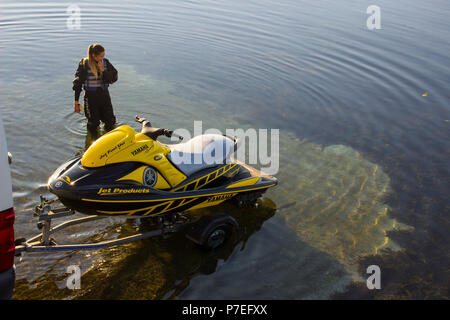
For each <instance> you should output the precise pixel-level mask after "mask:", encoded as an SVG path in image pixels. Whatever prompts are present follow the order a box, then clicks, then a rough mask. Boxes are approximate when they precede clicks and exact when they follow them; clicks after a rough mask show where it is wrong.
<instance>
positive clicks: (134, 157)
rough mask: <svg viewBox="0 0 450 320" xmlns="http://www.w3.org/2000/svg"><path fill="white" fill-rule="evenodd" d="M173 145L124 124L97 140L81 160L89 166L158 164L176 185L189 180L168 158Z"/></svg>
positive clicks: (173, 184) (166, 178)
mask: <svg viewBox="0 0 450 320" xmlns="http://www.w3.org/2000/svg"><path fill="white" fill-rule="evenodd" d="M169 153H170V148H169V147H167V146H165V145H164V144H162V143H160V142H159V141H157V140H153V139H151V138H149V137H148V136H146V135H145V134H143V133H136V131H134V129H133V128H131V127H129V126H125V125H124V126H120V127H118V128H116V129H114V130H112V131H111V132H109V133H108V134H106V135H104V136H102V137H101V138H99V139H98V140H97V141H95V142H94V143H93V144H92V145H91V146H90V147H89V149H88V150H86V152H85V154H84V155H83V157H82V159H81V164H82V165H83V166H84V167H86V168H100V167H104V166H107V165H111V164H116V163H125V162H139V163H142V164H146V165H148V166H151V167H154V168H155V169H156V170H158V171H159V173H160V174H162V175H163V177H164V179H165V180H166V181H167V182H168V183H169V184H170V186H171V187H174V186H176V185H178V184H180V183H181V182H182V181H184V180H185V179H186V175H185V174H184V173H182V172H181V171H180V170H178V169H177V168H176V167H175V166H174V165H172V163H170V161H169V160H168V159H167V157H166V156H167V154H169Z"/></svg>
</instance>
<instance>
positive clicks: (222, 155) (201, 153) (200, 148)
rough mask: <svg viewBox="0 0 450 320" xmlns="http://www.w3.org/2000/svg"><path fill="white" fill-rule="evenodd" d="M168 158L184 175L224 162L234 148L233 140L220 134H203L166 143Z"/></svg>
mask: <svg viewBox="0 0 450 320" xmlns="http://www.w3.org/2000/svg"><path fill="white" fill-rule="evenodd" d="M167 146H168V147H169V148H170V150H171V152H170V153H169V154H168V155H167V157H168V158H169V160H170V161H171V162H172V163H173V164H174V165H175V166H176V167H178V169H180V170H181V171H182V172H183V173H184V174H185V175H186V176H190V175H191V174H193V173H195V172H197V171H199V170H202V169H205V168H209V167H214V166H216V165H218V164H224V163H226V159H228V158H229V157H230V156H231V154H232V153H233V152H234V150H235V141H234V140H233V139H230V138H229V137H227V136H223V135H220V134H203V135H199V136H195V137H194V138H192V139H190V140H189V141H186V142H184V143H178V144H168V145H167Z"/></svg>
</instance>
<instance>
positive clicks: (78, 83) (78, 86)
mask: <svg viewBox="0 0 450 320" xmlns="http://www.w3.org/2000/svg"><path fill="white" fill-rule="evenodd" d="M85 80H86V73H85V70H84V59H81V61H80V63H79V64H78V69H77V71H76V72H75V78H74V79H73V82H72V83H73V87H72V89H73V90H75V101H78V99H79V98H80V93H81V90H82V86H83V83H84V81H85Z"/></svg>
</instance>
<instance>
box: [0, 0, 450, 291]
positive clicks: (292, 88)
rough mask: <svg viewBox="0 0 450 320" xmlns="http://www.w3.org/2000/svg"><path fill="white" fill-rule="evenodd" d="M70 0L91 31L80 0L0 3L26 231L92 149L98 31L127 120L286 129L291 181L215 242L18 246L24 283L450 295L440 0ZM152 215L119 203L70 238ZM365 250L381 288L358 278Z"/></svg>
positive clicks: (44, 287) (97, 234)
mask: <svg viewBox="0 0 450 320" xmlns="http://www.w3.org/2000/svg"><path fill="white" fill-rule="evenodd" d="M77 4H78V5H79V6H80V9H81V29H79V30H68V29H67V27H66V19H67V14H66V8H67V4H63V3H59V2H38V1H32V2H30V1H28V2H21V1H14V2H13V1H6V2H2V3H1V4H0V30H1V31H0V33H1V37H0V56H1V58H2V64H0V88H1V90H0V106H1V109H2V114H3V121H4V124H5V129H6V136H7V141H8V147H9V149H10V151H11V152H12V153H13V156H14V165H13V166H12V174H13V183H14V186H13V188H14V189H13V190H14V201H15V207H16V212H17V218H16V219H17V220H16V221H17V222H16V224H15V228H16V234H17V235H22V236H31V235H33V234H34V233H36V232H37V229H36V227H35V222H36V221H35V218H33V217H32V214H31V209H32V207H33V205H34V204H35V203H36V201H37V200H38V198H39V194H40V193H44V194H46V181H47V179H48V176H49V175H50V173H51V172H52V171H53V170H54V169H55V168H56V167H57V166H58V165H59V164H60V163H62V162H63V161H64V160H66V159H68V158H70V157H72V156H73V155H75V154H77V153H80V152H83V150H84V147H85V138H86V129H85V125H86V121H85V119H84V117H83V116H81V115H77V114H74V113H72V110H71V108H72V103H73V101H72V100H73V92H72V90H71V81H72V78H73V73H74V71H75V68H76V65H77V63H78V61H79V59H80V58H81V57H83V56H84V55H85V51H86V48H87V46H88V45H89V44H90V43H91V42H100V43H102V44H103V45H104V46H105V47H106V49H107V52H106V56H107V58H109V59H110V61H111V62H112V63H113V64H114V66H115V67H116V68H117V69H118V70H119V81H118V82H117V83H116V84H114V85H112V86H111V89H110V92H111V97H112V101H113V105H114V108H115V112H116V116H117V118H118V120H119V122H120V123H122V124H129V125H132V126H134V127H135V128H137V126H136V125H135V124H134V123H133V118H134V116H135V115H136V114H139V115H141V116H144V117H148V118H150V119H151V120H152V123H153V124H155V125H158V126H160V127H167V128H187V129H190V130H192V128H193V122H194V121H195V120H203V128H218V129H220V130H223V131H224V130H225V129H226V128H244V129H245V128H251V127H252V128H279V129H280V170H279V173H278V174H277V175H276V176H277V178H278V179H279V181H280V184H279V186H278V187H277V188H275V189H273V190H269V191H268V192H267V193H266V195H265V202H264V204H265V205H262V206H261V207H260V208H259V209H257V210H254V211H251V212H247V213H250V214H251V215H248V216H245V215H244V214H243V213H240V212H237V211H236V212H235V211H233V214H234V215H235V216H236V217H237V218H239V219H240V222H241V227H242V229H243V230H244V236H243V238H242V239H239V241H237V243H234V244H229V245H228V247H225V248H223V249H222V250H221V251H219V252H216V253H212V254H207V253H204V252H202V251H199V250H197V248H195V247H194V246H191V244H188V243H186V241H184V238H183V237H181V236H174V237H171V238H169V239H156V240H151V241H142V242H139V243H134V244H129V245H126V246H121V247H117V248H111V249H107V250H101V251H97V252H87V253H86V252H85V253H82V252H72V253H58V254H54V255H45V258H44V256H43V255H39V254H27V255H25V256H24V257H22V258H17V259H16V267H17V279H18V280H17V283H18V284H17V286H16V293H15V298H16V299H26V298H38V299H45V298H124V299H126V298H131V299H140V298H145V299H147V298H148V299H161V298H164V299H171V298H181V299H184V298H212V299H221V298H231V299H246V298H262V299H265V298H273V299H279V298H287V299H311V298H320V299H324V298H348V297H352V298H381V299H383V298H419V299H421V298H448V287H449V282H448V279H449V276H448V266H449V255H448V252H450V250H448V249H449V241H448V240H449V239H448V230H449V216H448V213H449V208H450V202H449V200H448V194H449V191H450V186H449V181H450V179H449V176H450V175H449V173H450V165H449V161H448V159H449V155H450V144H449V137H450V112H449V107H448V100H449V97H450V96H449V94H448V88H447V84H448V80H449V79H450V78H449V74H450V73H449V71H450V65H449V64H448V61H447V60H448V52H449V49H450V41H449V39H450V38H449V37H448V30H450V28H449V27H450V23H449V22H448V16H449V15H450V7H449V6H448V4H447V3H446V2H444V1H443V0H442V1H441V0H434V1H430V2H427V3H423V2H420V1H406V0H402V1H396V2H395V3H393V2H392V1H385V0H381V1H377V5H379V6H380V8H381V14H382V29H381V30H375V31H370V30H368V29H367V27H366V19H367V17H368V15H366V8H367V7H368V6H369V5H371V4H373V3H372V2H369V1H361V2H360V3H358V4H357V5H356V4H354V3H353V2H351V1H347V0H345V1H339V3H336V2H334V1H320V2H317V1H312V0H311V1H310V0H306V1H302V2H300V3H299V2H297V1H288V0H285V1H281V2H277V4H276V5H275V4H273V3H270V2H261V1H245V2H239V1H231V0H229V1H221V2H214V1H201V2H199V1H171V2H170V3H168V2H166V1H132V2H127V4H124V3H121V2H118V1H112V2H111V1H110V2H108V3H107V4H106V3H105V4H97V3H95V4H94V3H91V2H84V1H80V2H77ZM424 93H428V95H427V96H423V94H424ZM272 201H273V204H272ZM273 206H275V207H276V208H278V209H273ZM218 210H233V209H230V208H228V207H227V206H225V207H224V208H219V209H218ZM140 227H141V226H138V225H136V224H135V222H130V221H124V220H123V219H112V218H111V219H109V220H107V221H104V222H102V223H101V224H100V223H98V222H94V223H92V224H91V225H89V226H88V227H86V228H85V229H84V228H72V229H68V231H67V232H65V233H64V234H62V236H61V239H62V240H65V241H80V240H81V241H87V240H89V239H92V238H95V239H100V238H112V237H115V236H116V235H117V234H116V232H119V233H121V234H123V235H126V234H130V233H132V232H133V230H135V229H136V228H140ZM71 264H78V265H80V266H81V268H82V271H83V277H82V290H80V291H78V292H71V291H69V290H67V289H65V288H64V285H65V279H66V278H67V274H65V271H66V268H67V266H69V265H71ZM371 264H378V265H379V266H380V267H381V271H382V283H383V287H382V290H377V291H369V290H368V289H367V287H366V286H365V282H364V279H365V278H367V274H366V268H367V266H369V265H371ZM99 279H102V281H99ZM104 279H107V280H108V281H104Z"/></svg>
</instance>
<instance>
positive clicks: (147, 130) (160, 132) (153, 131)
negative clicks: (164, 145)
mask: <svg viewBox="0 0 450 320" xmlns="http://www.w3.org/2000/svg"><path fill="white" fill-rule="evenodd" d="M135 121H136V122H139V123H141V124H142V130H141V133H143V134H145V135H146V136H147V137H149V138H151V139H153V140H156V139H158V137H159V136H166V137H168V138H171V137H175V138H178V139H179V140H180V141H181V140H183V137H182V136H180V135H178V134H176V133H174V132H173V131H172V130H167V129H163V128H153V127H152V124H151V123H150V121H148V120H147V119H145V118H141V117H139V116H136V119H135Z"/></svg>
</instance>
